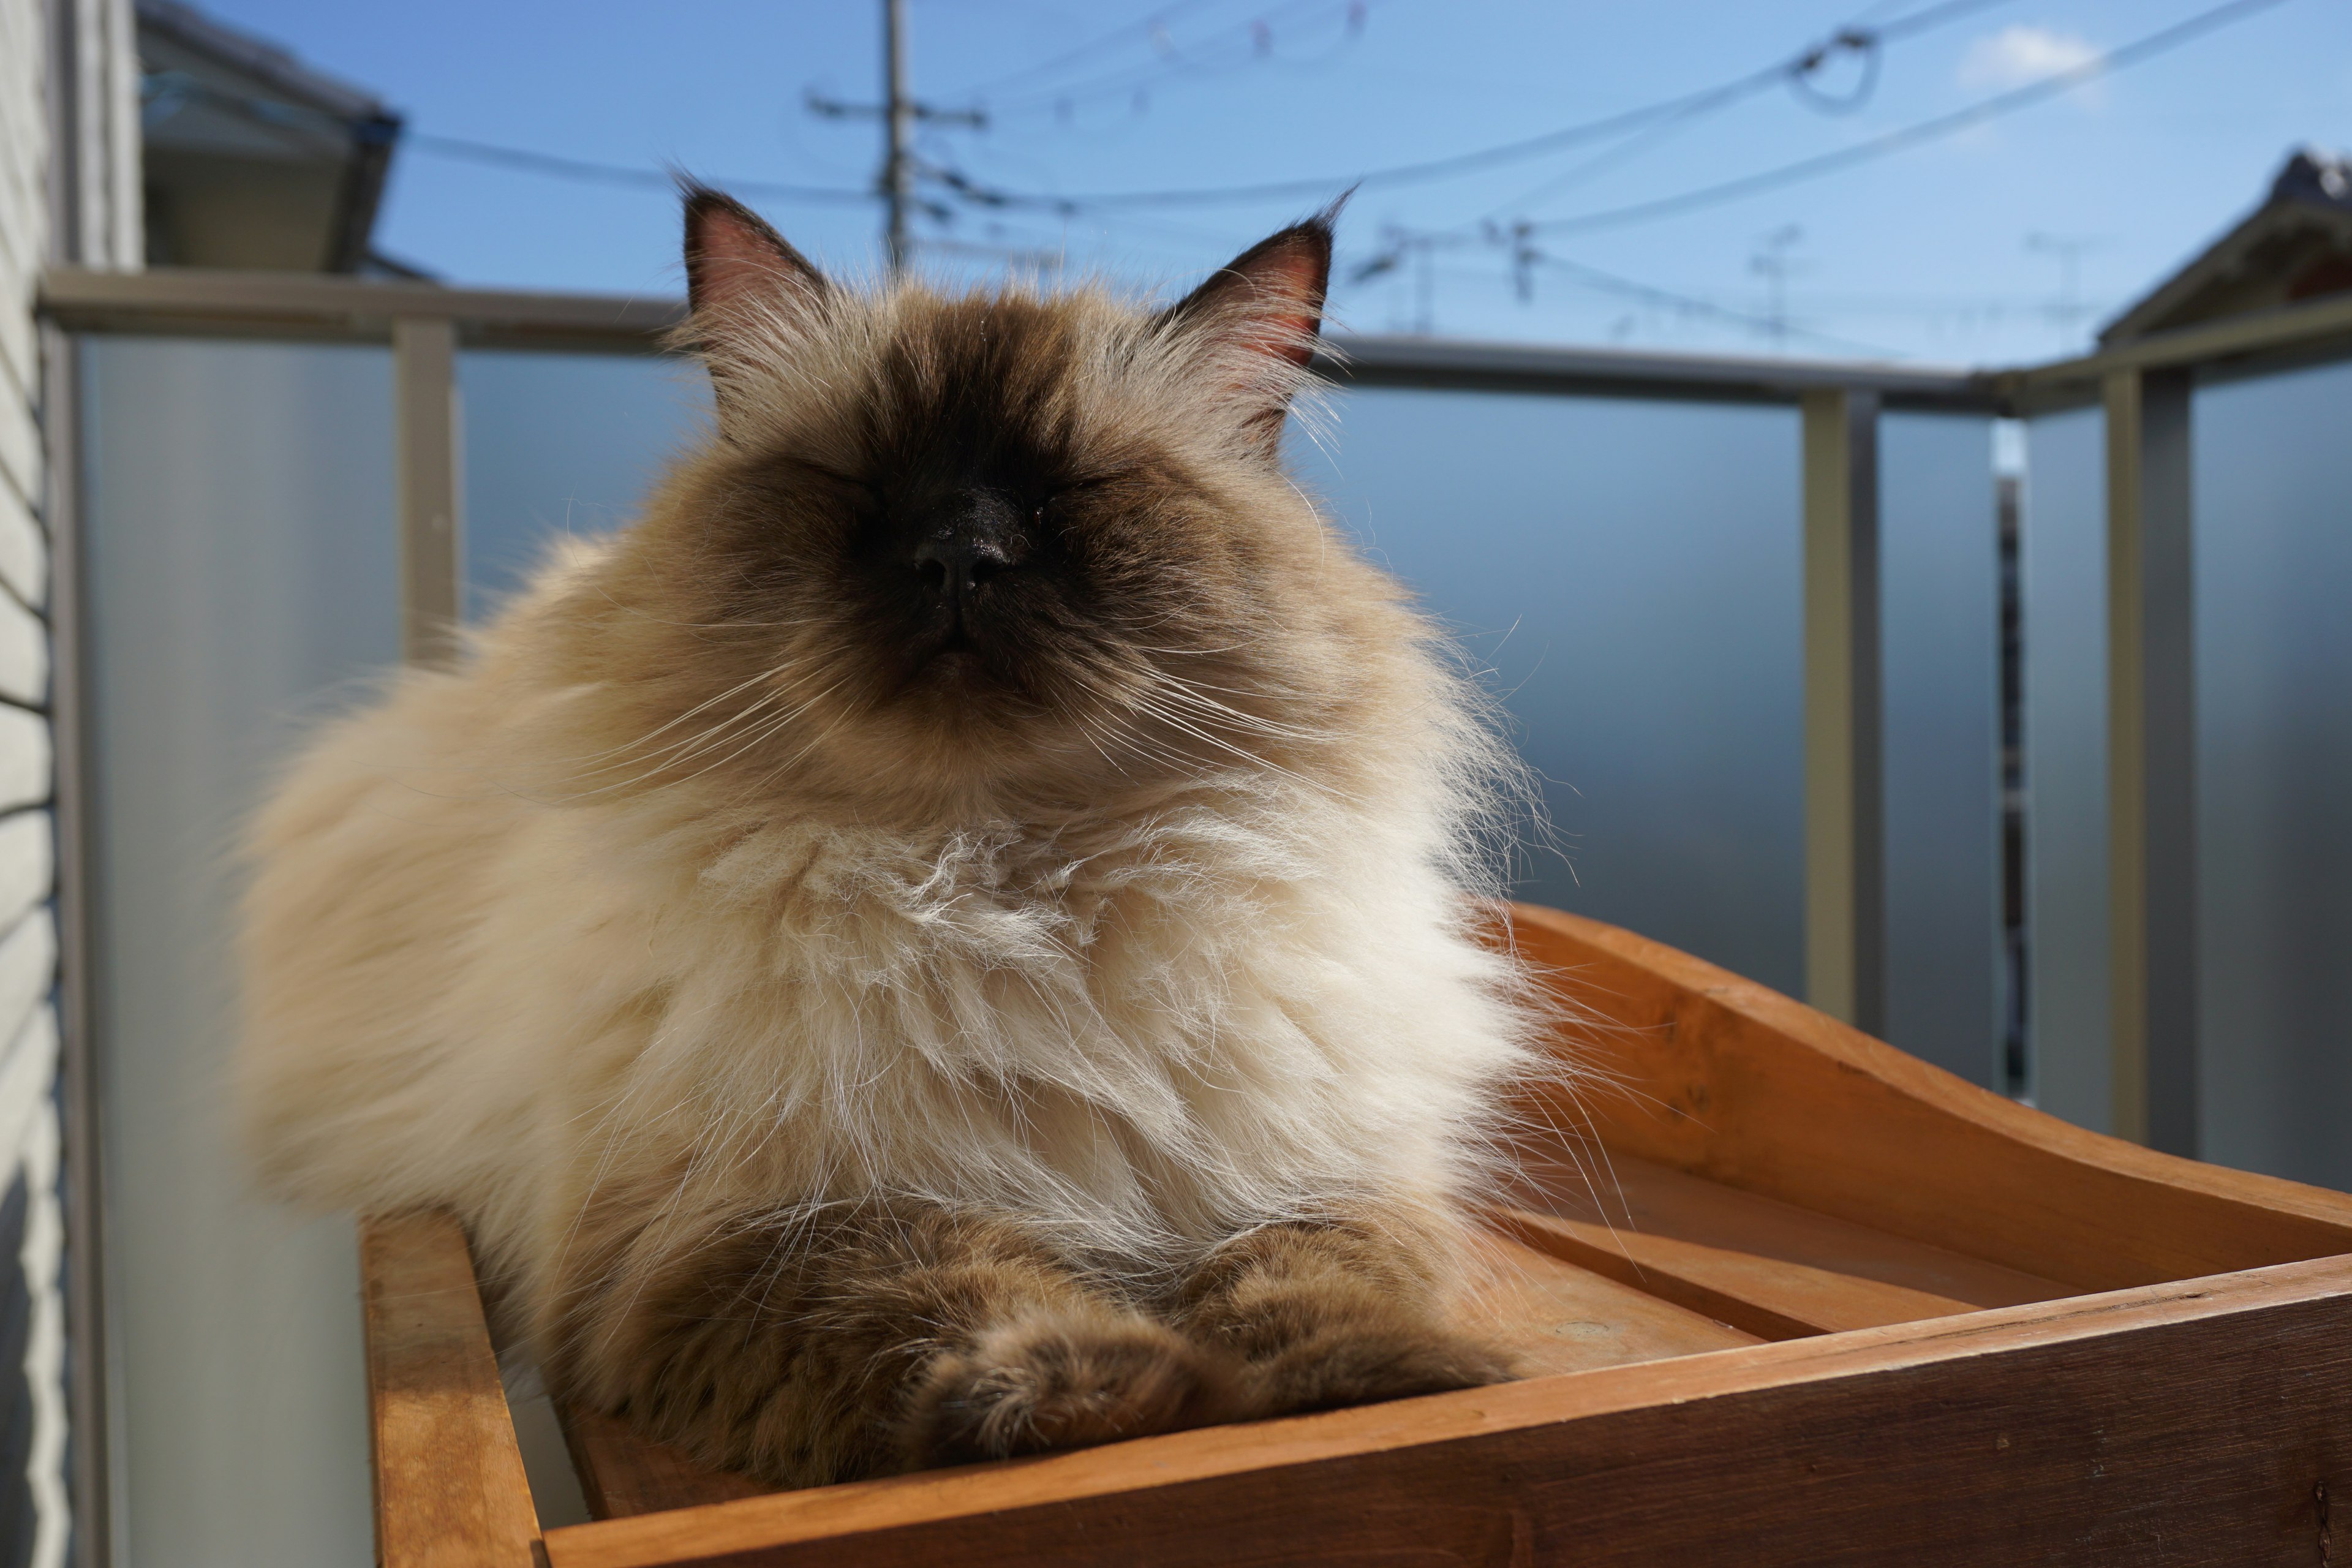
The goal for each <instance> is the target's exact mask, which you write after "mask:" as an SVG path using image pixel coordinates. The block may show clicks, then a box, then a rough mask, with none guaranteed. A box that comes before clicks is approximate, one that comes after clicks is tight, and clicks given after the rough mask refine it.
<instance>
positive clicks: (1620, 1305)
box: [557, 1236, 1758, 1519]
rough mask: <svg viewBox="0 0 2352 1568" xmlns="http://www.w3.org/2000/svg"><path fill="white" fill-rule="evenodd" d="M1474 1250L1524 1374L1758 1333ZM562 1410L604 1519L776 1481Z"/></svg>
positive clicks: (1634, 1292) (1484, 1287)
mask: <svg viewBox="0 0 2352 1568" xmlns="http://www.w3.org/2000/svg"><path fill="white" fill-rule="evenodd" d="M1476 1248H1477V1250H1476V1255H1475V1258H1474V1268H1475V1280H1476V1283H1475V1286H1474V1287H1473V1289H1472V1290H1471V1291H1470V1293H1469V1294H1468V1296H1467V1298H1466V1299H1465V1300H1464V1301H1463V1303H1462V1305H1461V1307H1460V1309H1459V1311H1458V1314H1457V1321H1459V1322H1460V1324H1461V1326H1462V1327H1463V1328H1465V1329H1466V1330H1468V1331H1471V1332H1473V1333H1478V1334H1483V1335H1486V1336H1487V1337H1489V1338H1491V1339H1492V1340H1494V1341H1495V1342H1497V1343H1500V1344H1502V1345H1505V1346H1507V1347H1508V1348H1509V1349H1510V1350H1511V1351H1512V1352H1515V1353H1516V1354H1517V1357H1518V1359H1519V1369H1520V1372H1521V1374H1522V1375H1524V1376H1528V1377H1542V1376H1549V1375H1552V1374H1554V1373H1563V1372H1581V1371H1586V1370H1589V1369H1591V1368H1593V1367H1602V1366H1625V1365H1630V1364H1632V1363H1636V1362H1644V1361H1658V1360H1663V1359H1664V1358H1665V1357H1668V1356H1678V1355H1692V1354H1696V1353H1698V1352H1704V1351H1715V1350H1725V1349H1728V1348H1731V1347H1733V1346H1737V1345H1752V1344H1755V1343H1757V1342H1758V1340H1757V1336H1756V1335H1754V1334H1750V1333H1744V1332H1742V1331H1739V1330H1738V1329H1736V1328H1732V1327H1729V1326H1728V1325H1727V1324H1724V1323H1720V1322H1717V1321H1714V1320H1713V1319H1710V1318H1707V1317H1706V1316H1704V1315H1702V1314H1700V1313H1697V1312H1694V1311H1690V1310H1685V1308H1682V1307H1679V1306H1675V1305H1674V1304H1672V1303H1671V1302H1667V1301H1663V1300H1657V1299H1656V1298H1654V1297H1653V1296H1651V1295H1648V1294H1646V1293H1644V1292H1643V1291H1641V1290H1638V1289H1630V1288H1628V1287H1627V1286H1624V1285H1621V1284H1618V1283H1617V1282H1615V1281H1614V1280H1612V1279H1606V1278H1603V1277H1602V1276H1601V1275H1600V1274H1597V1273H1594V1272H1592V1271H1591V1270H1588V1269H1584V1268H1576V1267H1574V1266H1573V1265H1571V1264H1568V1263H1563V1262H1561V1261H1560V1260H1559V1259H1558V1258H1551V1257H1548V1256H1546V1255H1545V1254H1544V1253H1542V1252H1538V1251H1536V1250H1535V1249H1533V1248H1531V1247H1523V1246H1521V1245H1519V1244H1518V1243H1517V1242H1515V1241H1511V1240H1509V1239H1507V1238H1506V1237H1500V1236H1484V1237H1480V1238H1479V1239H1478V1242H1477V1244H1476ZM557 1413H558V1415H559V1418H560V1419H561V1420H562V1423H563V1436H564V1440H565V1442H567V1443H568V1444H569V1445H570V1446H571V1448H572V1468H574V1469H576V1470H577V1471H578V1472H579V1475H580V1486H581V1490H582V1492H583V1494H584V1495H585V1496H586V1498H587V1500H588V1511H589V1512H591V1513H592V1514H593V1515H595V1517H597V1518H598V1519H630V1518H634V1517H635V1516H636V1515H639V1514H646V1513H658V1512H661V1511H663V1510H667V1509H678V1508H692V1507H696V1506H698V1505H700V1504H703V1503H713V1502H726V1501H729V1500H732V1499H736V1498H746V1497H757V1496H759V1495H761V1493H762V1492H764V1491H765V1490H767V1489H766V1488H764V1487H761V1485H760V1484H759V1483H758V1482H756V1481H753V1480H751V1479H750V1478H749V1477H746V1476H740V1475H734V1474H730V1473H729V1472H726V1471H722V1470H710V1469H705V1468H702V1467H701V1466H700V1465H698V1464H696V1463H695V1462H694V1460H692V1459H691V1458H688V1457H687V1456H686V1455H685V1454H683V1453H680V1452H679V1451H678V1450H677V1449H676V1448H672V1447H666V1446H664V1445H662V1444H659V1443H656V1442H653V1441H651V1440H649V1439H647V1438H646V1437H643V1436H639V1435H638V1434H637V1433H636V1432H635V1431H633V1430H632V1429H631V1428H630V1426H629V1425H628V1423H627V1422H625V1421H623V1420H620V1419H619V1418H617V1417H615V1416H611V1415H598V1414H596V1413H594V1412H593V1411H583V1410H578V1409H566V1408H564V1407H562V1406H561V1405H559V1406H558V1410H557Z"/></svg>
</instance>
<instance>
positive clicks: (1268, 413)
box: [1159, 196, 1347, 452]
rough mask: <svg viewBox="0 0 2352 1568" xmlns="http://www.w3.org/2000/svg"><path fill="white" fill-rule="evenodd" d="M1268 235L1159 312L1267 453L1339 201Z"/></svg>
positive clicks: (1298, 361)
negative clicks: (1198, 355)
mask: <svg viewBox="0 0 2352 1568" xmlns="http://www.w3.org/2000/svg"><path fill="white" fill-rule="evenodd" d="M1346 200H1347V198H1346V197H1345V196H1342V197H1341V198H1340V199H1339V202H1334V203H1332V204H1331V205H1329V206H1328V207H1326V208H1325V209H1324V210H1323V211H1321V212H1319V213H1318V214H1316V215H1315V216H1313V217H1310V218H1308V219H1307V220H1306V221H1305V222H1304V223H1295V224H1293V225H1291V226H1289V227H1288V228H1286V229H1283V230H1282V231H1280V232H1279V233H1277V234H1271V235H1268V236H1267V237H1265V238H1264V239H1261V240H1259V241H1258V242H1257V243H1256V244H1255V245H1253V246H1251V247H1249V248H1248V249H1247V250H1244V251H1243V252H1242V253H1241V254H1240V255H1239V256H1236V257H1234V258H1233V259H1232V260H1231V261H1229V262H1227V263H1225V265H1224V266H1223V267H1221V268H1218V269H1217V270H1216V271H1215V272H1214V273H1213V274H1212V275H1211V276H1210V278H1209V279H1208V281H1207V282H1205V283H1203V284H1202V285H1201V286H1200V287H1199V288H1198V289H1193V290H1192V292H1191V293H1190V294H1187V295H1185V296H1184V298H1183V299H1181V300H1178V301H1177V302H1176V303H1175V304H1173V305H1171V306H1170V307H1169V308H1168V309H1167V310H1163V311H1161V312H1160V317H1159V323H1160V325H1161V326H1162V327H1163V328H1165V329H1168V330H1171V331H1174V332H1175V333H1176V334H1177V335H1178V337H1179V340H1180V341H1181V342H1184V343H1186V344H1187V345H1188V346H1191V347H1192V348H1193V349H1194V350H1195V352H1197V353H1200V354H1201V356H1202V359H1203V360H1204V362H1205V363H1203V364H1202V374H1207V375H1210V376H1212V377H1213V378H1214V379H1215V381H1216V383H1217V384H1218V390H1219V392H1220V394H1221V395H1223V396H1224V397H1227V398H1230V399H1232V400H1233V402H1232V404H1231V405H1230V406H1231V407H1232V409H1233V411H1234V414H1235V415H1237V416H1238V418H1239V427H1240V429H1241V432H1242V434H1243V435H1244V438H1246V439H1247V440H1249V441H1250V442H1252V443H1254V444H1255V445H1257V446H1260V447H1263V448H1265V450H1267V451H1269V452H1271V451H1273V450H1274V449H1275V448H1276V447H1277V446H1278V445H1279V444H1280V442H1281V439H1282V420H1283V416H1284V415H1285V414H1286V413H1287V412H1288V411H1289V408H1290V400H1291V399H1292V398H1293V397H1294V396H1296V395H1297V392H1298V389H1299V388H1300V387H1301V386H1303V385H1304V384H1306V383H1307V365H1308V363H1309V362H1311V361H1312V360H1313V359H1314V357H1315V345H1316V342H1317V340H1318V337H1319V336H1320V334H1321V332H1322V330H1323V296H1324V293H1325V290H1326V289H1328V287H1329V285H1330V281H1331V229H1332V225H1333V222H1334V221H1335V220H1336V219H1337V218H1338V217H1339V205H1340V202H1344V201H1346Z"/></svg>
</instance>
